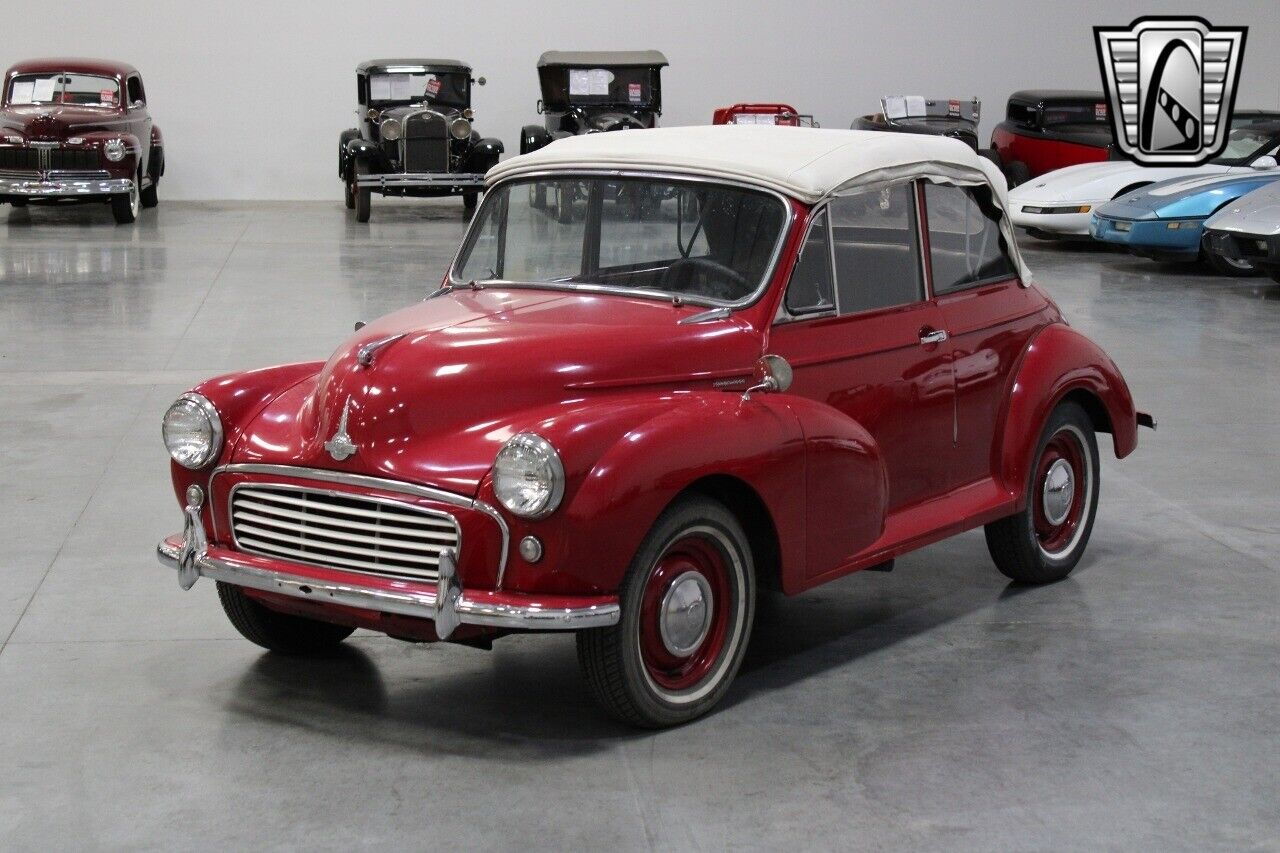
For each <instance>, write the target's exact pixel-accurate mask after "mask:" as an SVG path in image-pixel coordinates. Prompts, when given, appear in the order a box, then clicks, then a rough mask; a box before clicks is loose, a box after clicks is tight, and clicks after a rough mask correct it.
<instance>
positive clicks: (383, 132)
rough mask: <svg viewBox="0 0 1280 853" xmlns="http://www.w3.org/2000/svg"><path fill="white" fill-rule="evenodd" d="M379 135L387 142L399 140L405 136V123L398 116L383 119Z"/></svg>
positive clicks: (379, 126)
mask: <svg viewBox="0 0 1280 853" xmlns="http://www.w3.org/2000/svg"><path fill="white" fill-rule="evenodd" d="M378 136H379V137H381V138H382V139H383V140H384V141H386V142H399V141H400V137H402V136H404V125H402V124H401V123H400V119H397V118H387V119H383V120H382V123H381V124H379V125H378Z"/></svg>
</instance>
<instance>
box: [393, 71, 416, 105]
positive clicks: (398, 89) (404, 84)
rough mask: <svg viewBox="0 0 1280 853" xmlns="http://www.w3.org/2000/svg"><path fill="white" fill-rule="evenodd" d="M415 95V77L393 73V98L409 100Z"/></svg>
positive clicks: (394, 99) (395, 99)
mask: <svg viewBox="0 0 1280 853" xmlns="http://www.w3.org/2000/svg"><path fill="white" fill-rule="evenodd" d="M412 97H413V78H412V77H411V76H410V75H408V74H392V75H391V100H393V101H407V100H409V99H410V98H412Z"/></svg>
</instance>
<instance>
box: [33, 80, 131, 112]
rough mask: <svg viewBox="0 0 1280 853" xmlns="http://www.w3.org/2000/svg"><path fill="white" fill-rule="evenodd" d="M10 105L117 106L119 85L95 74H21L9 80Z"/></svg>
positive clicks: (118, 102)
mask: <svg viewBox="0 0 1280 853" xmlns="http://www.w3.org/2000/svg"><path fill="white" fill-rule="evenodd" d="M9 104H10V105H22V104H75V105H77V106H82V107H116V106H119V104H120V84H119V83H118V82H116V81H115V80H114V79H113V78H111V77H100V76H98V75H96V74H68V73H60V72H52V73H49V74H20V75H18V76H17V77H14V78H13V80H12V81H10V83H9Z"/></svg>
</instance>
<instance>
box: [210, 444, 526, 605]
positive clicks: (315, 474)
mask: <svg viewBox="0 0 1280 853" xmlns="http://www.w3.org/2000/svg"><path fill="white" fill-rule="evenodd" d="M220 474H265V475H268V476H277V477H291V478H293V479H296V480H317V481H319V482H325V483H339V484H341V485H344V486H355V487H356V488H365V489H376V490H378V491H381V492H391V493H394V494H401V495H412V496H413V497H420V498H427V499H428V500H434V501H439V502H440V503H445V504H450V505H451V506H457V507H462V508H464V509H470V510H475V511H476V512H481V513H484V514H485V515H487V516H489V517H490V518H492V519H493V521H494V523H495V524H497V525H498V530H499V531H500V532H501V534H502V552H501V555H500V556H499V558H498V579H497V583H496V584H495V585H494V588H495V589H502V579H503V577H504V575H505V574H506V571H507V552H508V551H510V550H511V528H510V527H509V526H508V525H507V522H506V519H504V518H503V517H502V515H501V514H499V512H498V510H496V509H495V508H494V507H492V506H490V505H489V504H487V503H485V502H484V501H481V500H476V499H475V498H469V497H466V496H464V495H459V494H455V493H453V492H446V491H444V490H443V489H436V488H432V487H431V486H419V485H415V484H413V483H405V482H402V481H400V480H384V479H382V478H381V477H370V476H368V475H366V474H348V473H346V472H345V471H328V470H324V469H322V468H295V467H294V466H292V465H269V464H265V463H257V462H241V463H233V464H230V465H222V466H220V467H218V468H215V469H214V470H213V474H212V475H211V476H210V477H209V494H210V509H211V517H212V518H213V528H214V533H215V534H216V533H218V519H219V515H220V513H219V512H218V511H217V507H214V506H213V505H212V504H213V483H214V481H215V480H216V479H217V478H218V475H220ZM246 485H247V484H246ZM343 494H344V495H350V493H347V492H344V493H343Z"/></svg>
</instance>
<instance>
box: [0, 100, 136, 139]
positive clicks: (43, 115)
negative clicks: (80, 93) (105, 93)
mask: <svg viewBox="0 0 1280 853" xmlns="http://www.w3.org/2000/svg"><path fill="white" fill-rule="evenodd" d="M121 120H122V117H121V115H120V113H118V112H116V111H115V110H110V109H102V108H94V107H76V106H63V105H59V104H33V105H31V106H11V107H5V109H4V110H3V111H0V126H3V127H4V128H6V129H8V130H16V131H18V132H20V133H22V134H24V135H26V137H27V138H28V139H36V140H39V139H48V140H63V139H66V138H67V137H68V136H74V135H75V134H83V133H93V132H95V131H99V130H111V129H113V128H115V127H117V126H118V125H119V123H120V122H121Z"/></svg>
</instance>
